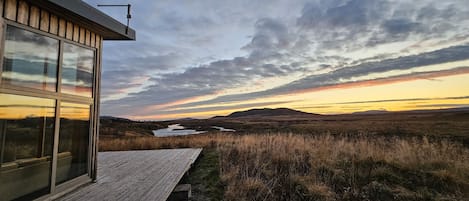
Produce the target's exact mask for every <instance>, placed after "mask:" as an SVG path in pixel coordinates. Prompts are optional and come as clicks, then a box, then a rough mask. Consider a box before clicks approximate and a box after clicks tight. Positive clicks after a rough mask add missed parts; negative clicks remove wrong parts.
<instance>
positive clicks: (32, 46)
mask: <svg viewBox="0 0 469 201" xmlns="http://www.w3.org/2000/svg"><path fill="white" fill-rule="evenodd" d="M5 37H6V38H5V54H4V60H3V73H2V82H4V83H6V84H11V85H17V86H24V87H31V88H36V89H42V90H47V91H56V83H57V66H58V62H57V61H58V52H59V42H58V41H57V40H55V39H52V38H49V37H46V36H43V35H40V34H36V33H33V32H30V31H26V30H23V29H19V28H16V27H13V26H8V27H7V30H6V36H5Z"/></svg>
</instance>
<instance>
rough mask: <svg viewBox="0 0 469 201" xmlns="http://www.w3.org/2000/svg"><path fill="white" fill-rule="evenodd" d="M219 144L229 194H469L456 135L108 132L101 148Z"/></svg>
mask: <svg viewBox="0 0 469 201" xmlns="http://www.w3.org/2000/svg"><path fill="white" fill-rule="evenodd" d="M178 147H206V148H216V149H217V150H218V152H219V153H220V154H219V155H220V169H221V170H220V172H221V179H222V181H223V183H224V185H225V195H224V199H225V200H469V150H468V149H466V148H464V147H463V146H462V145H460V144H457V143H454V142H448V141H440V142H429V141H428V140H427V139H426V138H423V139H417V138H415V139H399V138H382V137H374V138H371V137H358V138H350V137H334V136H330V135H322V136H304V135H293V134H259V135H255V134H252V135H242V136H237V135H221V134H212V135H195V136H185V137H171V138H154V137H139V138H138V137H135V138H105V139H101V142H100V149H101V150H130V149H158V148H178Z"/></svg>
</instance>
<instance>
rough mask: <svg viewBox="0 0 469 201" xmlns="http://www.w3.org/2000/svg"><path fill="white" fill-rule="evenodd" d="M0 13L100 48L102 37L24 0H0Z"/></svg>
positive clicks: (77, 41)
mask: <svg viewBox="0 0 469 201" xmlns="http://www.w3.org/2000/svg"><path fill="white" fill-rule="evenodd" d="M0 14H1V16H2V17H3V18H4V19H5V20H9V21H13V22H17V23H19V24H23V25H26V26H29V27H32V28H34V29H38V30H41V31H44V32H47V33H49V34H53V35H56V36H59V37H62V38H66V39H69V40H71V41H74V42H76V43H80V44H82V45H86V46H89V47H92V48H96V49H98V50H100V49H101V46H100V45H101V43H102V37H101V36H100V35H98V34H96V33H93V32H92V31H90V30H88V29H86V28H85V27H81V26H79V25H78V24H76V23H73V22H71V21H69V20H67V19H62V18H60V17H58V16H57V15H55V14H54V13H50V12H49V11H47V10H44V9H41V8H39V7H37V6H34V5H31V4H29V3H28V2H27V1H24V0H0Z"/></svg>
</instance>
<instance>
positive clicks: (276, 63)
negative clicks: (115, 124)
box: [85, 0, 469, 120]
mask: <svg viewBox="0 0 469 201" xmlns="http://www.w3.org/2000/svg"><path fill="white" fill-rule="evenodd" d="M85 2H87V3H89V4H90V5H93V6H96V5H97V4H118V3H122V4H127V3H130V4H132V19H131V22H130V26H131V27H132V28H133V29H135V30H136V32H137V40H136V41H105V42H104V49H103V51H104V53H103V71H102V94H101V100H102V103H101V104H102V105H101V114H102V115H111V116H119V117H126V118H130V119H135V120H167V119H178V118H186V117H192V118H208V117H212V116H215V115H227V114H229V113H231V112H234V111H239V110H247V109H251V108H279V107H288V108H292V109H297V110H302V111H306V112H312V113H319V114H342V113H352V112H357V111H367V110H389V111H402V110H416V109H442V108H455V107H468V106H469V4H468V3H467V0H445V1H441V0H412V1H408V0H295V1H290V0H256V1H253V0H237V1H228V0H226V1H225V0H196V1H194V0H158V1H143V0H125V1H124V0H112V1H111V0H85ZM99 9H100V10H101V11H103V12H105V13H107V14H108V15H110V16H112V17H114V18H116V19H118V20H119V21H121V22H123V23H125V20H126V19H125V16H126V9H125V8H118V7H99Z"/></svg>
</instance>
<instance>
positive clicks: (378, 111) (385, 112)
mask: <svg viewBox="0 0 469 201" xmlns="http://www.w3.org/2000/svg"><path fill="white" fill-rule="evenodd" d="M387 113H389V111H387V110H368V111H360V112H354V113H352V114H358V115H360V114H387Z"/></svg>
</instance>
